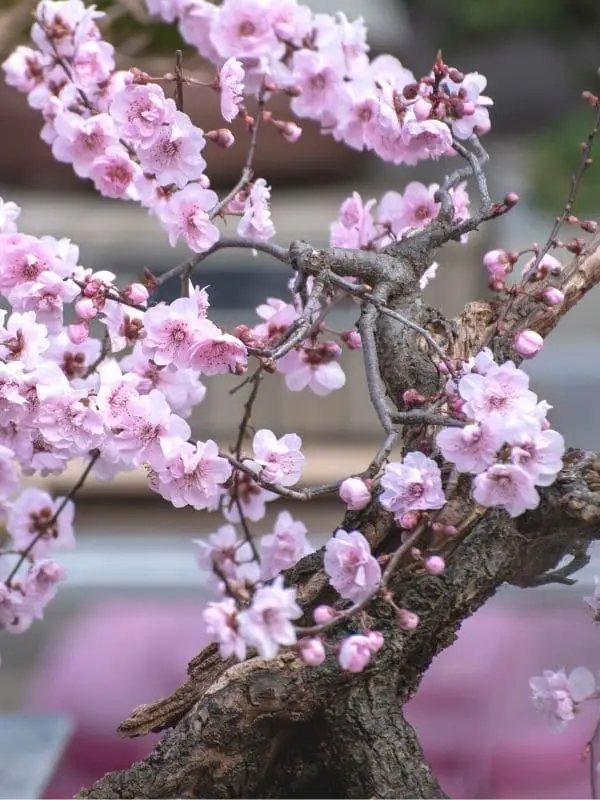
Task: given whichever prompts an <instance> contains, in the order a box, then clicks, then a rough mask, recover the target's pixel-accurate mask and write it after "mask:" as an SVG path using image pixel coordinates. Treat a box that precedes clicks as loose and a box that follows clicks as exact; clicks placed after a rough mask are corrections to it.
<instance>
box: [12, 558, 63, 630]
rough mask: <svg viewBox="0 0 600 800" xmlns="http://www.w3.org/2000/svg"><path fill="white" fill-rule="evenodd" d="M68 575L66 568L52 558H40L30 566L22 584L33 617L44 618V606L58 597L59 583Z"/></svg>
mask: <svg viewBox="0 0 600 800" xmlns="http://www.w3.org/2000/svg"><path fill="white" fill-rule="evenodd" d="M66 576H67V571H66V570H65V568H64V567H61V566H60V564H57V563H56V562H55V561H51V560H50V559H44V560H38V561H36V562H35V563H34V564H31V565H30V566H29V569H28V570H27V572H26V574H25V577H24V578H23V579H22V581H21V586H22V590H23V594H24V597H25V599H26V605H27V606H28V608H29V609H30V611H31V613H32V615H33V617H35V618H36V619H42V618H43V616H44V608H45V607H46V606H47V605H48V603H49V602H50V601H51V600H53V599H54V598H55V597H56V592H57V590H58V584H59V583H60V582H61V581H64V580H65V578H66Z"/></svg>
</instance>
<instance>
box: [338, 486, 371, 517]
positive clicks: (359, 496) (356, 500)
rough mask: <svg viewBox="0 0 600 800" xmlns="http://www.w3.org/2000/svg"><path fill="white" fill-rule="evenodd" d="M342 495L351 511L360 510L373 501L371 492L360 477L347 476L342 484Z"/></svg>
mask: <svg viewBox="0 0 600 800" xmlns="http://www.w3.org/2000/svg"><path fill="white" fill-rule="evenodd" d="M340 497H341V498H342V500H343V501H344V503H346V505H347V506H348V509H349V511H360V510H361V509H363V508H366V506H368V505H369V503H370V502H371V492H370V491H369V489H368V487H367V485H366V484H365V482H364V481H363V480H361V479H360V478H346V480H345V481H342V483H341V485H340Z"/></svg>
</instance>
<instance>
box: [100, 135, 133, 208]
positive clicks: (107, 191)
mask: <svg viewBox="0 0 600 800" xmlns="http://www.w3.org/2000/svg"><path fill="white" fill-rule="evenodd" d="M139 174H140V168H139V167H138V165H137V164H136V163H135V161H132V160H131V158H129V156H128V155H127V151H126V150H125V148H124V147H122V146H121V145H112V146H111V147H107V148H106V151H105V152H104V154H103V155H101V156H97V157H96V158H95V159H94V160H93V161H92V164H91V166H90V168H89V177H90V178H91V179H92V180H93V181H94V186H95V187H96V189H97V190H98V191H99V192H100V194H101V195H104V196H105V197H113V198H121V199H123V200H125V199H129V200H137V189H136V188H135V179H136V177H137V176H138V175H139Z"/></svg>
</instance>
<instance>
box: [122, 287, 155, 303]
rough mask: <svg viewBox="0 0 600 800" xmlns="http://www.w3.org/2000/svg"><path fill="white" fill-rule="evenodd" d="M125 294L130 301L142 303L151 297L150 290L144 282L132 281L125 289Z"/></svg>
mask: <svg viewBox="0 0 600 800" xmlns="http://www.w3.org/2000/svg"><path fill="white" fill-rule="evenodd" d="M123 295H124V296H125V298H126V299H127V300H129V302H130V303H136V305H141V304H142V303H145V302H146V300H147V299H148V298H149V297H150V292H149V291H148V289H146V287H145V286H144V285H143V284H141V283H132V284H131V285H130V286H126V287H125V289H123Z"/></svg>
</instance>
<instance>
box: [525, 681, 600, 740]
mask: <svg viewBox="0 0 600 800" xmlns="http://www.w3.org/2000/svg"><path fill="white" fill-rule="evenodd" d="M529 686H530V687H531V690H532V697H531V699H532V702H533V705H534V706H535V707H536V708H537V709H538V710H539V711H541V712H542V713H543V714H544V716H545V717H546V720H547V722H548V724H549V725H550V726H551V727H552V728H553V729H554V730H557V731H560V730H562V729H563V728H564V727H565V726H566V724H567V722H570V721H571V720H573V719H575V713H576V712H577V707H578V705H579V704H580V703H581V702H582V701H584V700H585V699H586V698H587V697H589V696H590V695H592V694H593V693H594V692H595V691H596V680H595V678H594V676H593V675H592V673H591V672H590V671H589V670H588V669H586V668H585V667H576V668H575V669H574V670H572V672H571V673H570V674H569V676H568V677H567V674H566V672H565V670H564V669H560V670H557V671H556V672H554V671H553V670H544V673H543V675H541V676H538V677H535V678H530V679H529Z"/></svg>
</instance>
